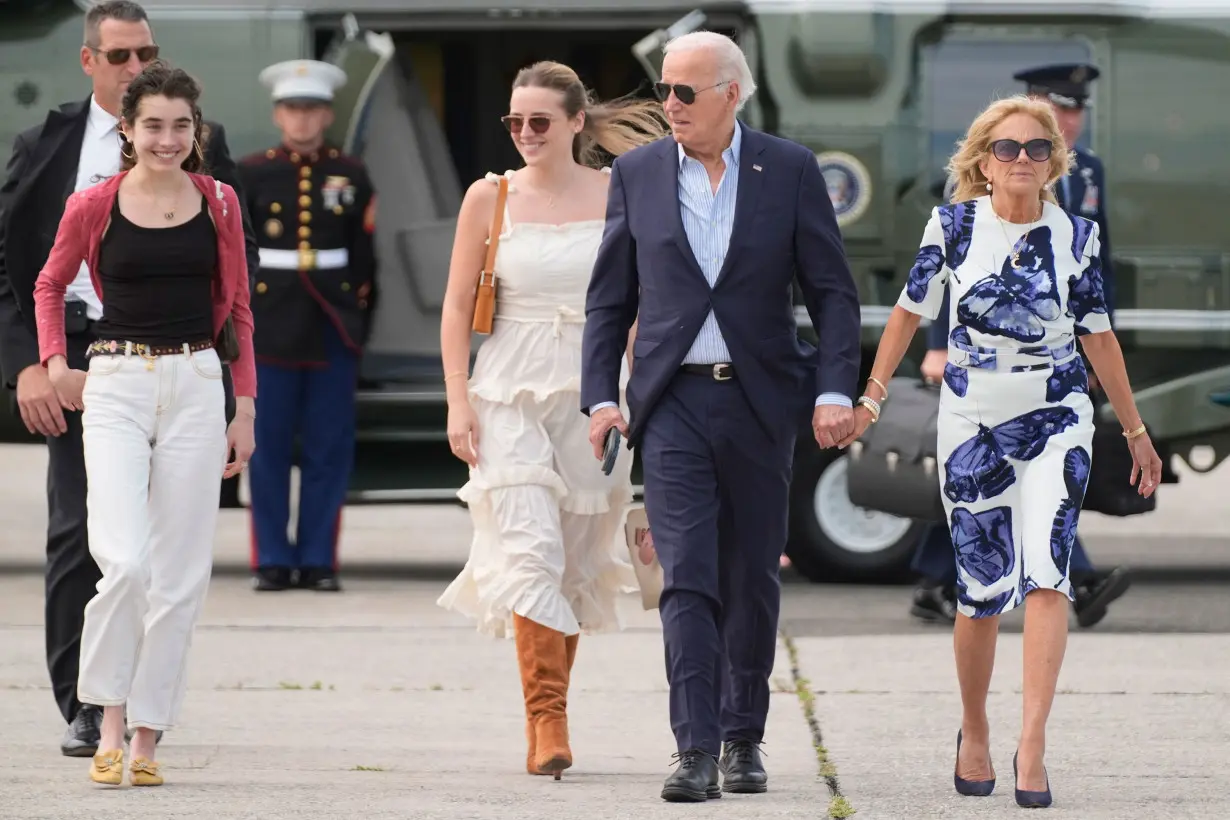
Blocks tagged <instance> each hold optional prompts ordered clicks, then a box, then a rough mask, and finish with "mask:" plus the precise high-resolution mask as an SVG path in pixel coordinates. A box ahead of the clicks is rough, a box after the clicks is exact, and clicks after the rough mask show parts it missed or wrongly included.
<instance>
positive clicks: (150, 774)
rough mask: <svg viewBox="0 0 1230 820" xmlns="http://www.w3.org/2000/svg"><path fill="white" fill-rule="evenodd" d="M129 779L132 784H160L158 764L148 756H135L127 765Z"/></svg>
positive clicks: (160, 777) (160, 776)
mask: <svg viewBox="0 0 1230 820" xmlns="http://www.w3.org/2000/svg"><path fill="white" fill-rule="evenodd" d="M128 774H129V778H128V779H129V781H130V782H131V783H132V785H134V786H161V785H162V775H160V774H158V764H157V763H155V762H154V761H152V760H150V759H149V758H148V757H138V758H135V759H134V760H133V761H132V763H131V764H129V766H128Z"/></svg>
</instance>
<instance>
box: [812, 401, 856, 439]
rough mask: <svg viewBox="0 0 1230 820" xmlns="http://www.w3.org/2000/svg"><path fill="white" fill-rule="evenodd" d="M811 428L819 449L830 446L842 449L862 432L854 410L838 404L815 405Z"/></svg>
mask: <svg viewBox="0 0 1230 820" xmlns="http://www.w3.org/2000/svg"><path fill="white" fill-rule="evenodd" d="M864 429H866V425H864ZM811 430H812V433H813V434H814V435H815V437H816V443H817V444H819V445H820V449H821V450H827V449H829V448H830V447H838V448H841V449H843V450H844V449H845V448H846V446H847V445H849V443H850V442H852V441H854V439H856V438H858V436H859V434H860V433H861V432H862V430H859V429H858V423H857V415H856V413H855V411H853V410H851V409H850V408H849V407H842V406H841V405H840V404H821V405H819V406H817V407H816V409H815V411H814V412H813V413H812V417H811ZM856 431H857V432H856Z"/></svg>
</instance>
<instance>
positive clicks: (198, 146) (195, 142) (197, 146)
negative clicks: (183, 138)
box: [192, 137, 205, 165]
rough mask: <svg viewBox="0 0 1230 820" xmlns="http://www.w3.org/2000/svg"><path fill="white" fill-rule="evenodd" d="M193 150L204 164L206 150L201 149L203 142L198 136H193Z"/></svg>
mask: <svg viewBox="0 0 1230 820" xmlns="http://www.w3.org/2000/svg"><path fill="white" fill-rule="evenodd" d="M192 150H193V151H194V152H195V153H196V158H197V159H198V160H199V161H200V163H201V164H202V165H204V164H205V152H204V151H202V150H201V143H200V141H199V140H197V138H196V137H193V138H192Z"/></svg>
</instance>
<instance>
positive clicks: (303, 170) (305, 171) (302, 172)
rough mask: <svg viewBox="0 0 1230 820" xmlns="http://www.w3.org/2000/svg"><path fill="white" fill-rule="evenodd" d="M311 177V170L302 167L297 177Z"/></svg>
mask: <svg viewBox="0 0 1230 820" xmlns="http://www.w3.org/2000/svg"><path fill="white" fill-rule="evenodd" d="M311 175H312V169H311V168H309V167H308V166H306V165H304V166H303V167H302V168H300V169H299V176H301V177H310V176H311Z"/></svg>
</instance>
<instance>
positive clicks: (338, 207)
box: [333, 205, 346, 216]
mask: <svg viewBox="0 0 1230 820" xmlns="http://www.w3.org/2000/svg"><path fill="white" fill-rule="evenodd" d="M345 210H346V209H345V208H343V207H342V206H341V205H334V206H333V213H335V214H337V215H338V216H341V215H342V212H343V211H345Z"/></svg>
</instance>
